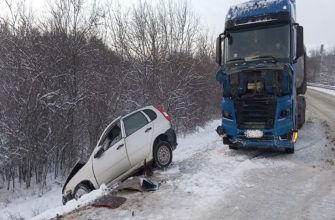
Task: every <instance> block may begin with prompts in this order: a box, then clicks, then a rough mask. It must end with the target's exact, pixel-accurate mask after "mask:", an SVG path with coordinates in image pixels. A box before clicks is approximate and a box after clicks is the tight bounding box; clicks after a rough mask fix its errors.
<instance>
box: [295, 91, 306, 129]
mask: <svg viewBox="0 0 335 220" xmlns="http://www.w3.org/2000/svg"><path fill="white" fill-rule="evenodd" d="M305 120H306V99H305V97H304V96H298V97H297V121H296V123H297V128H298V129H301V128H302V126H303V125H304V124H305Z"/></svg>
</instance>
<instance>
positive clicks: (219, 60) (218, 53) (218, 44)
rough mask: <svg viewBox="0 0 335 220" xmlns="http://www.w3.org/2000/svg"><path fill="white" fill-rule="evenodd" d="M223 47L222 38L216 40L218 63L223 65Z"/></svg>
mask: <svg viewBox="0 0 335 220" xmlns="http://www.w3.org/2000/svg"><path fill="white" fill-rule="evenodd" d="M222 58H223V57H222V47H221V36H219V37H218V38H216V59H215V60H216V63H217V64H219V65H220V66H221V65H222Z"/></svg>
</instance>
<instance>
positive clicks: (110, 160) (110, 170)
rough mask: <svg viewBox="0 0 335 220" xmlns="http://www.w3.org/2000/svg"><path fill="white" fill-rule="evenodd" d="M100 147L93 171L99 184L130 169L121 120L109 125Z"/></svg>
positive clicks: (96, 154)
mask: <svg viewBox="0 0 335 220" xmlns="http://www.w3.org/2000/svg"><path fill="white" fill-rule="evenodd" d="M98 148H99V149H97V151H95V152H97V153H95V155H94V157H93V171H94V175H95V178H96V179H97V182H98V184H99V185H101V184H108V183H109V182H111V181H113V180H114V179H115V178H117V177H118V176H120V175H121V174H123V173H124V172H126V171H128V170H129V169H130V162H129V160H128V157H127V152H126V147H125V139H124V137H123V135H122V130H121V124H120V120H118V121H117V122H115V123H113V124H112V125H111V126H109V128H108V129H107V130H106V132H105V133H104V134H103V137H102V139H101V141H100V143H99V144H98Z"/></svg>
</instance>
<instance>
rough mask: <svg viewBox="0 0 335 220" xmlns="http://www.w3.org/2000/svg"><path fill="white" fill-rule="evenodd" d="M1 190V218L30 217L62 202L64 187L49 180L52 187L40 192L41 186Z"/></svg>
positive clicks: (5, 219)
mask: <svg viewBox="0 0 335 220" xmlns="http://www.w3.org/2000/svg"><path fill="white" fill-rule="evenodd" d="M34 186H35V185H34ZM34 186H33V187H31V188H30V189H25V187H22V189H21V188H17V189H15V192H13V191H12V190H9V191H8V190H6V189H3V190H1V191H0V194H1V197H2V198H1V201H0V220H7V219H30V218H32V217H33V216H35V215H38V214H39V213H41V212H43V211H45V210H47V209H50V208H53V207H57V206H59V205H61V204H62V198H61V195H62V187H61V186H60V185H59V184H56V183H51V182H49V186H50V189H49V191H46V192H43V194H42V192H39V186H36V187H34Z"/></svg>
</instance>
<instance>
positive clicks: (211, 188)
mask: <svg viewBox="0 0 335 220" xmlns="http://www.w3.org/2000/svg"><path fill="white" fill-rule="evenodd" d="M307 116H308V120H307V122H306V124H305V125H304V127H303V129H302V130H301V131H300V137H299V141H298V142H297V144H296V153H295V154H293V155H288V154H284V153H283V152H279V151H277V150H265V149H263V150H262V149H244V150H238V151H232V150H229V149H228V148H227V146H224V145H223V144H222V142H221V140H220V138H219V137H217V136H215V135H214V134H213V132H214V126H215V123H219V121H217V122H215V123H213V124H211V125H208V126H207V127H208V128H205V129H203V130H200V131H199V132H198V133H197V134H196V135H195V136H191V137H188V138H187V140H185V141H181V143H180V145H179V146H178V149H177V150H176V151H175V155H176V156H175V159H174V163H173V165H172V166H171V167H170V168H169V169H167V170H165V171H163V172H160V171H156V172H155V176H154V178H155V179H157V180H159V181H160V182H161V183H162V185H161V188H160V189H159V190H158V191H156V192H150V193H124V192H119V193H118V194H119V195H122V196H125V197H126V198H127V202H126V203H125V204H124V205H123V206H121V207H120V208H118V209H116V210H110V209H105V208H100V209H98V208H92V207H89V206H87V207H84V208H81V209H80V210H77V211H75V212H73V213H71V214H68V215H66V216H62V218H63V219H335V187H334V186H335V159H334V158H335V156H334V152H335V147H334V146H333V145H332V144H331V142H334V136H333V135H334V131H335V130H334V124H335V123H334V122H335V97H334V96H330V95H327V94H323V93H320V92H317V91H314V90H309V91H308V93H307ZM195 143H198V144H195ZM192 149H193V150H192Z"/></svg>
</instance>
